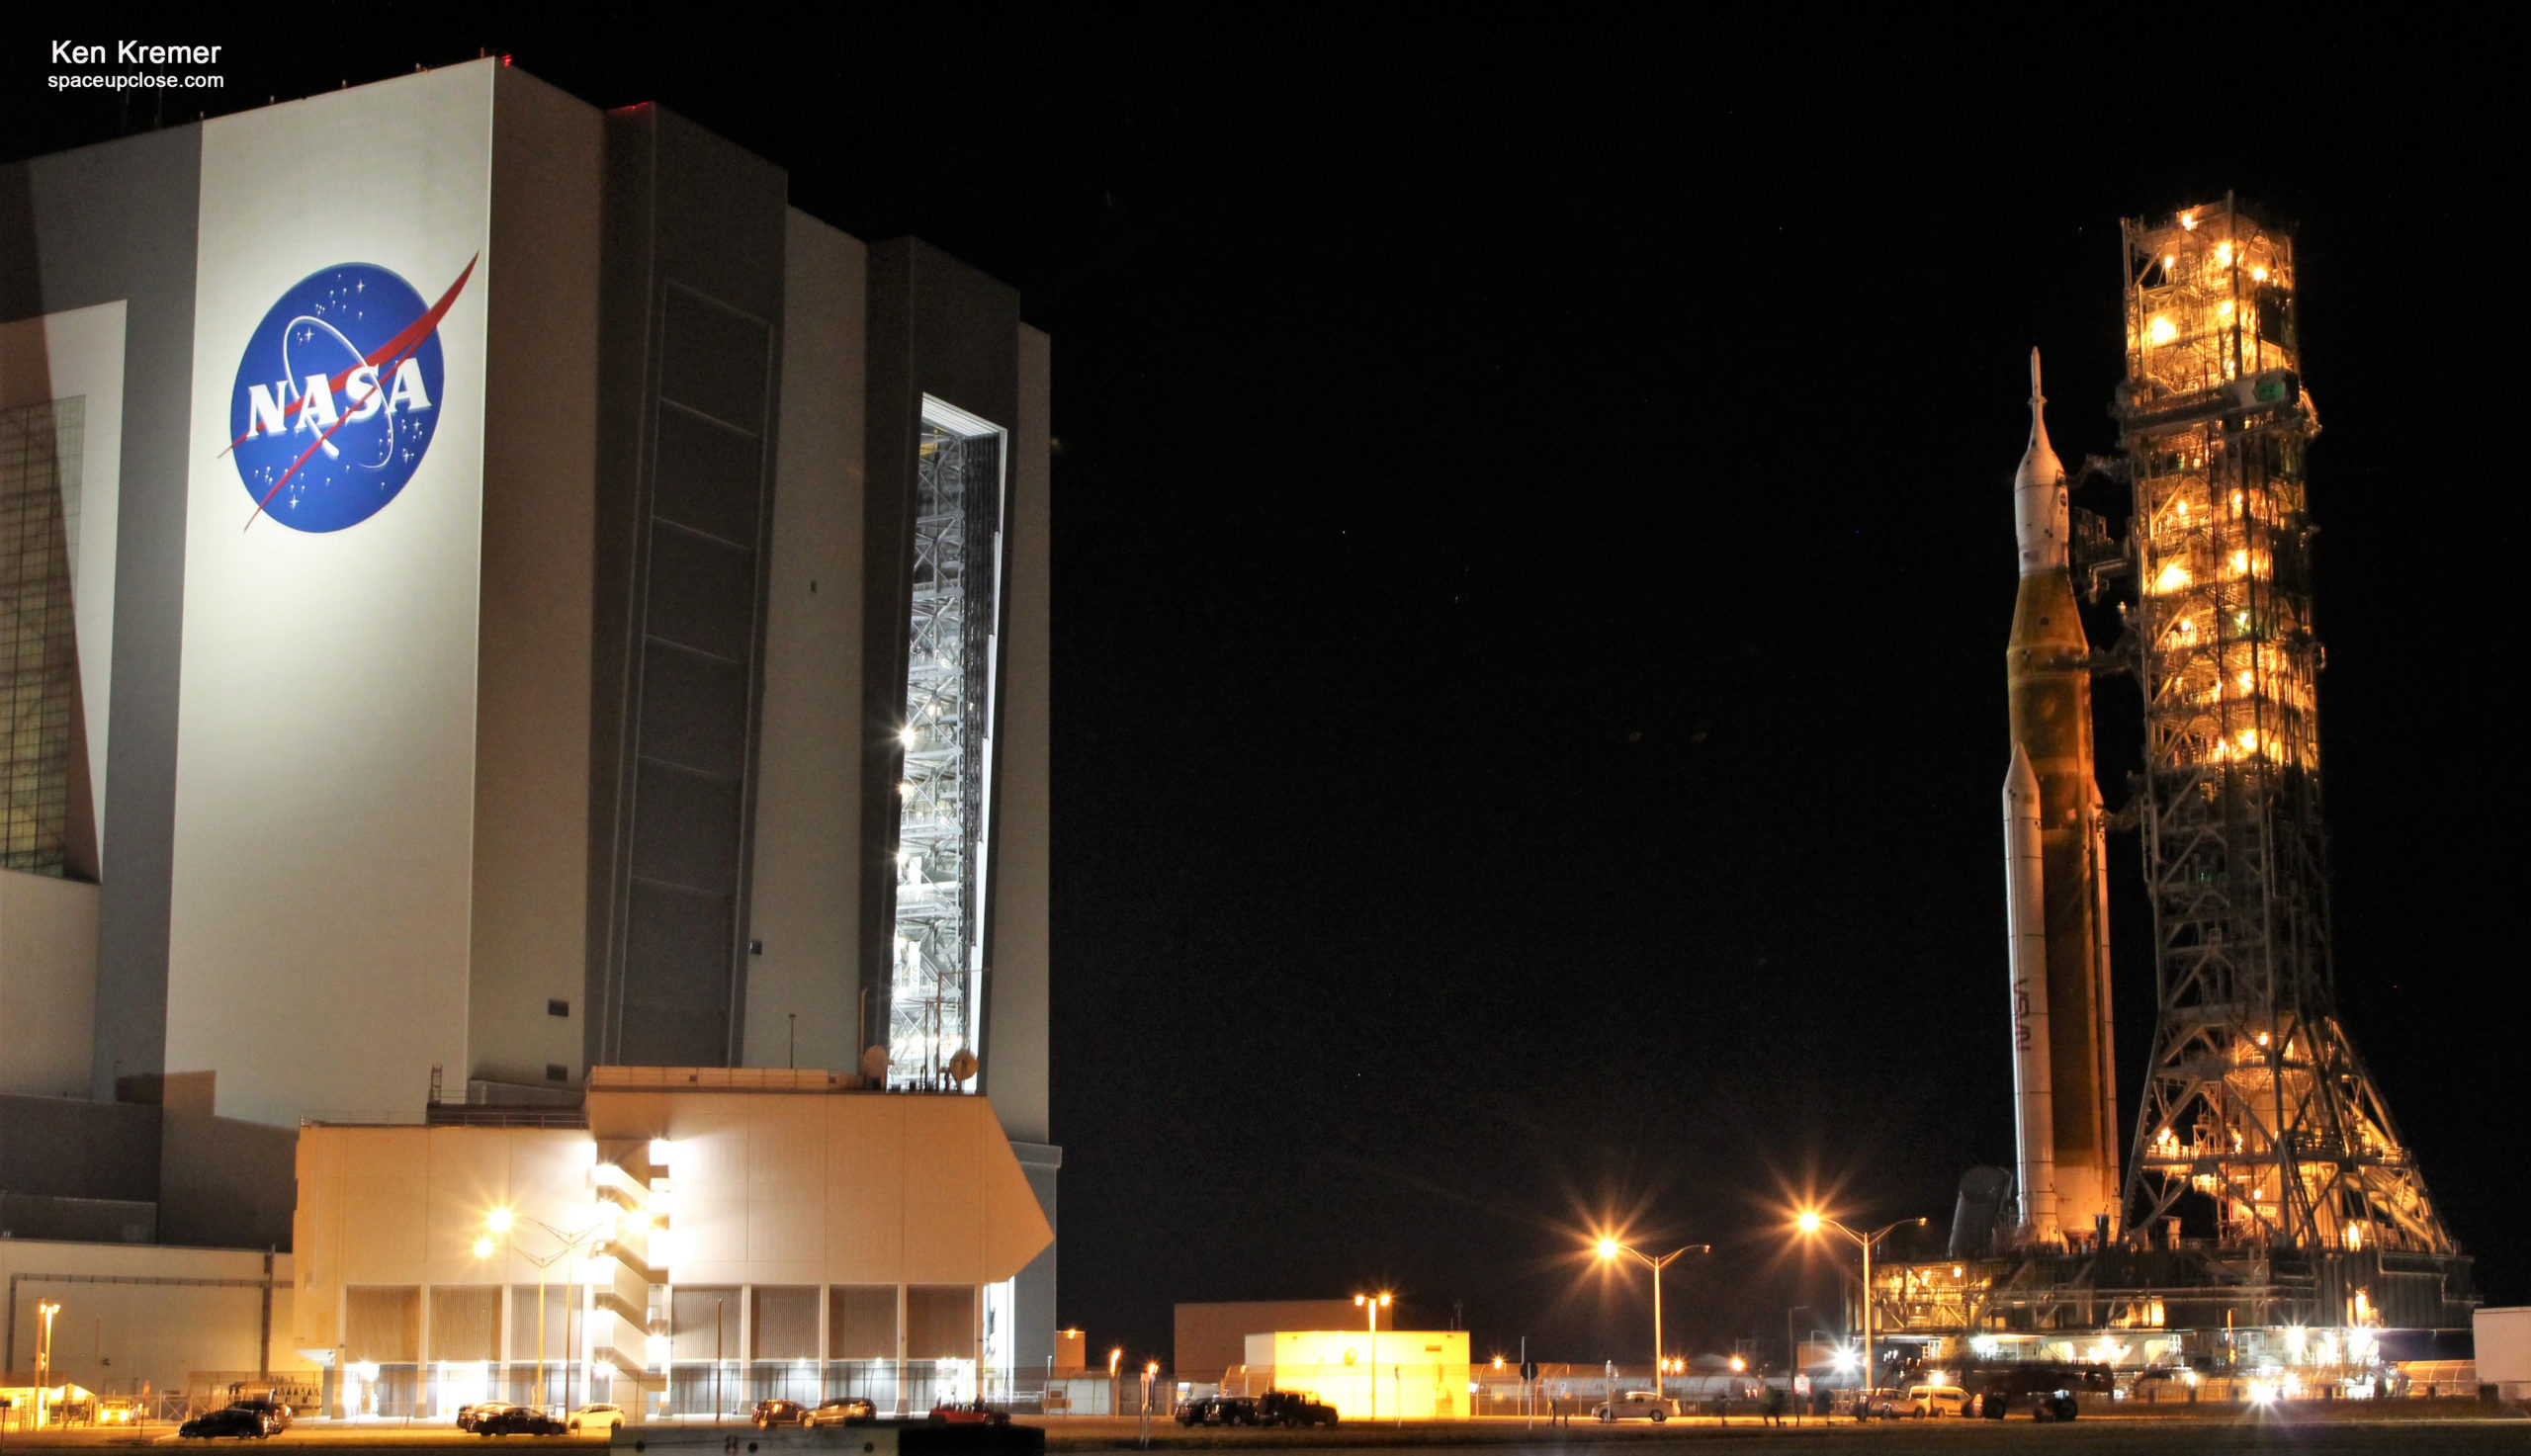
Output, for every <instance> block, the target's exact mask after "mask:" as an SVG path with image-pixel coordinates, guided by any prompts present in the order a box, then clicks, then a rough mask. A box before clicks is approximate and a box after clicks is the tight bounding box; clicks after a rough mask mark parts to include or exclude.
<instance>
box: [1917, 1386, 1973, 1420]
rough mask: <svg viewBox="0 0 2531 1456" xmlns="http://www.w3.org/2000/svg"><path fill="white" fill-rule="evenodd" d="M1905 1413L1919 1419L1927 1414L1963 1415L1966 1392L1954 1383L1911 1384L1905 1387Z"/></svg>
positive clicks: (1966, 1397) (1966, 1411)
mask: <svg viewBox="0 0 2531 1456" xmlns="http://www.w3.org/2000/svg"><path fill="white" fill-rule="evenodd" d="M1906 1413H1909V1414H1912V1415H1914V1416H1915V1417H1916V1418H1917V1419H1919V1420H1921V1419H1923V1418H1924V1417H1926V1416H1928V1415H1965V1414H1967V1413H1968V1392H1966V1391H1964V1390H1962V1389H1961V1388H1960V1387H1959V1386H1956V1385H1911V1386H1909V1387H1907V1407H1906Z"/></svg>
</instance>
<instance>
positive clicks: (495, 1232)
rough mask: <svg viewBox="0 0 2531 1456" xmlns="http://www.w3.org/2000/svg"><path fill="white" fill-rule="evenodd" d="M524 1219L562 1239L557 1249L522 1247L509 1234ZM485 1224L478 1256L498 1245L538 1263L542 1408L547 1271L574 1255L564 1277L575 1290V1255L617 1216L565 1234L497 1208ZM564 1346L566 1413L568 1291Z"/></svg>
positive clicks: (540, 1401)
mask: <svg viewBox="0 0 2531 1456" xmlns="http://www.w3.org/2000/svg"><path fill="white" fill-rule="evenodd" d="M522 1221H523V1222H526V1223H530V1224H534V1225H535V1226H536V1227H538V1228H540V1229H542V1230H544V1231H545V1232H546V1233H547V1234H549V1235H551V1236H552V1237H553V1239H554V1242H557V1243H560V1244H562V1245H563V1246H562V1247H561V1248H558V1249H556V1250H554V1251H553V1252H552V1253H549V1254H546V1255H545V1256H543V1257H542V1258H540V1257H538V1256H537V1255H535V1254H532V1253H529V1252H528V1251H527V1250H526V1249H523V1248H521V1247H519V1246H518V1244H517V1242H515V1241H514V1240H512V1239H511V1238H510V1233H511V1231H512V1230H513V1229H515V1228H516V1227H517V1226H518V1224H519V1223H521V1222H522ZM483 1227H484V1228H486V1229H488V1230H490V1231H491V1233H490V1234H488V1235H486V1236H484V1237H483V1238H480V1239H478V1240H476V1241H475V1256H476V1257H477V1258H479V1259H487V1258H490V1257H491V1256H492V1254H493V1252H494V1251H495V1250H496V1249H499V1248H502V1247H507V1248H508V1249H509V1251H510V1252H512V1253H514V1254H517V1255H518V1256H519V1257H520V1258H523V1259H525V1260H527V1261H528V1262H529V1263H531V1264H534V1265H535V1266H536V1404H537V1407H538V1408H539V1409H540V1410H541V1409H543V1407H544V1405H545V1271H546V1270H547V1269H550V1268H552V1267H553V1266H554V1265H556V1264H558V1263H561V1262H562V1261H563V1260H565V1259H572V1260H573V1262H572V1263H571V1264H569V1265H567V1266H566V1267H565V1269H564V1271H563V1274H564V1280H565V1283H564V1288H565V1289H566V1290H575V1289H576V1288H577V1286H578V1283H579V1268H578V1263H577V1258H576V1256H577V1255H578V1253H579V1252H580V1250H581V1249H582V1248H583V1247H585V1246H586V1245H588V1244H589V1243H590V1242H594V1241H595V1240H596V1239H597V1237H598V1236H599V1235H601V1234H605V1233H607V1232H609V1231H610V1230H612V1229H613V1228H614V1227H615V1220H614V1219H613V1218H612V1217H609V1218H605V1219H601V1220H599V1221H598V1222H596V1223H594V1224H591V1225H590V1226H589V1227H587V1228H586V1229H583V1230H581V1231H580V1232H579V1233H577V1234H566V1233H564V1232H563V1231H562V1230H560V1229H557V1228H555V1227H554V1226H553V1225H552V1224H549V1223H547V1222H545V1221H544V1220H543V1219H525V1220H522V1219H521V1217H520V1216H519V1215H517V1214H513V1213H511V1212H510V1211H509V1210H508V1209H506V1208H496V1209H494V1210H492V1211H491V1212H490V1213H489V1214H486V1215H485V1216H484V1218H483ZM563 1347H564V1352H565V1353H564V1356H563V1409H564V1411H565V1412H566V1413H568V1412H569V1411H570V1409H571V1363H572V1362H571V1356H570V1347H571V1304H570V1301H569V1299H568V1297H566V1299H565V1302H564V1305H563Z"/></svg>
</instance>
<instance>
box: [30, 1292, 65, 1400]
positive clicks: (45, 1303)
mask: <svg viewBox="0 0 2531 1456" xmlns="http://www.w3.org/2000/svg"><path fill="white" fill-rule="evenodd" d="M60 1313H61V1306H59V1305H57V1304H55V1303H53V1302H52V1301H51V1300H48V1299H46V1300H38V1301H36V1314H37V1315H38V1316H40V1317H41V1318H42V1319H43V1320H44V1331H43V1334H42V1336H41V1337H39V1338H38V1339H37V1340H36V1427H37V1428H38V1429H42V1428H43V1427H44V1404H45V1401H46V1399H47V1397H48V1395H49V1393H50V1391H51V1389H52V1317H53V1316H55V1315H58V1314H60Z"/></svg>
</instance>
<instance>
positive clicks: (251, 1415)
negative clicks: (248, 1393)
mask: <svg viewBox="0 0 2531 1456" xmlns="http://www.w3.org/2000/svg"><path fill="white" fill-rule="evenodd" d="M176 1434H178V1435H180V1436H188V1437H201V1438H203V1439H206V1440H208V1439H210V1438H211V1437H214V1436H240V1437H244V1436H252V1437H254V1438H255V1439H256V1440H259V1441H260V1440H262V1439H263V1438H264V1437H266V1436H268V1435H270V1434H272V1432H270V1431H268V1430H266V1429H264V1416H263V1413H262V1412H260V1411H241V1410H239V1409H238V1408H236V1407H235V1406H230V1407H228V1408H227V1409H225V1410H222V1411H206V1412H204V1413H201V1414H200V1415H197V1416H195V1417H194V1418H193V1419H191V1420H188V1421H186V1422H185V1423H184V1424H182V1425H180V1426H177V1427H176Z"/></svg>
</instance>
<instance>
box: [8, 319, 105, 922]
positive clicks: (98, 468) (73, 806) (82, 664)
mask: <svg viewBox="0 0 2531 1456" xmlns="http://www.w3.org/2000/svg"><path fill="white" fill-rule="evenodd" d="M126 322H127V313H126V309H125V307H124V304H123V301H122V300H115V301H113V302H111V303H98V304H94V305H91V306H89V307H86V308H73V309H69V310H67V311H64V312H60V313H51V314H45V315H43V316H41V317H36V318H28V319H21V320H19V321H17V322H15V323H0V409H9V408H16V407H18V406H21V405H27V404H41V403H47V402H52V401H56V400H72V399H75V400H77V401H78V402H79V434H78V437H77V440H76V443H75V445H74V446H72V449H73V450H75V452H76V453H75V454H71V453H69V452H67V451H65V453H64V455H63V457H62V459H61V461H60V467H61V493H62V511H63V522H64V525H65V526H66V527H67V528H68V533H69V535H70V541H68V542H65V543H64V544H65V545H74V544H75V552H76V554H75V556H74V557H73V559H72V560H71V562H70V595H71V615H72V619H73V621H74V623H75V633H74V638H73V641H74V642H75V643H76V647H77V651H78V659H79V685H78V699H77V702H78V715H79V723H78V725H77V731H76V733H75V735H74V746H73V748H72V753H71V763H70V778H71V785H70V787H71V803H70V823H69V826H68V827H69V844H68V854H67V855H66V860H67V863H66V865H65V873H67V874H68V875H69V877H70V878H72V879H74V880H87V881H92V882H93V881H94V880H96V878H97V876H98V871H99V860H98V842H97V838H98V826H99V825H100V824H102V823H103V822H104V821H105V804H106V780H107V773H106V759H107V728H108V723H109V721H110V719H111V717H112V714H111V712H110V708H111V705H112V703H113V701H114V691H113V683H114V651H115V638H114V626H115V537H116V529H115V528H116V525H117V522H118V519H119V517H120V516H121V515H122V509H123V502H122V498H121V485H122V480H123V383H124V357H123V354H124V332H125V328H126ZM65 443H66V442H65ZM82 781H84V782H85V789H86V792H85V793H82V792H81V786H82Z"/></svg>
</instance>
